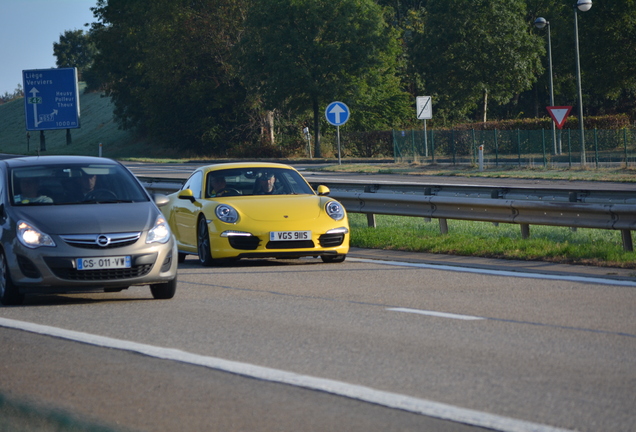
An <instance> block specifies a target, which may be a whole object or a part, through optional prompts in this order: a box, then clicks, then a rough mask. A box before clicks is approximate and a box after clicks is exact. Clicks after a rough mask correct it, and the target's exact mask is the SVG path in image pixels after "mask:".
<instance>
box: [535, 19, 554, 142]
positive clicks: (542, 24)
mask: <svg viewBox="0 0 636 432" xmlns="http://www.w3.org/2000/svg"><path fill="white" fill-rule="evenodd" d="M534 26H535V27H536V28H538V29H542V28H544V27H546V26H547V27H548V68H549V70H550V106H554V84H553V82H552V38H551V37H550V21H547V20H546V19H545V18H541V17H539V18H537V19H536V20H535V21H534ZM552 145H553V147H554V154H559V153H561V152H560V151H557V141H556V126H555V124H554V122H552Z"/></svg>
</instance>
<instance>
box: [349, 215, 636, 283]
mask: <svg viewBox="0 0 636 432" xmlns="http://www.w3.org/2000/svg"><path fill="white" fill-rule="evenodd" d="M349 223H350V226H351V246H354V247H360V248H370V249H391V250H401V251H411V252H429V253H440V254H452V255H463V256H480V257H487V258H501V259H519V260H534V261H546V262H554V263H564V264H584V265H595V266H604V267H618V268H627V269H636V252H626V251H624V250H623V243H622V238H621V234H620V231H615V230H600V229H584V228H579V229H577V230H575V231H574V230H572V229H570V228H566V227H550V226H539V225H532V226H531V227H530V238H528V239H522V238H521V230H520V228H519V225H514V224H498V225H495V224H492V223H489V222H472V221H460V220H448V234H445V235H443V234H441V233H440V229H439V225H438V223H437V221H436V220H435V219H433V220H432V221H431V222H427V220H426V219H425V218H414V217H404V216H385V215H377V216H376V225H377V226H376V228H369V227H368V226H367V218H366V215H363V214H357V213H351V214H349ZM634 274H635V275H636V272H635V273H634Z"/></svg>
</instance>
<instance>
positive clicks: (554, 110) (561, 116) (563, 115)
mask: <svg viewBox="0 0 636 432" xmlns="http://www.w3.org/2000/svg"><path fill="white" fill-rule="evenodd" d="M546 108H547V109H548V113H550V117H552V120H554V123H555V124H556V125H557V127H558V128H559V129H561V128H562V127H563V125H564V124H565V120H566V119H567V118H568V116H569V115H570V111H572V107H571V106H549V107H546Z"/></svg>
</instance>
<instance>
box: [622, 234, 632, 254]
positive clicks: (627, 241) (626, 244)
mask: <svg viewBox="0 0 636 432" xmlns="http://www.w3.org/2000/svg"><path fill="white" fill-rule="evenodd" d="M621 237H623V250H624V251H625V252H634V244H633V243H632V232H631V231H630V230H621Z"/></svg>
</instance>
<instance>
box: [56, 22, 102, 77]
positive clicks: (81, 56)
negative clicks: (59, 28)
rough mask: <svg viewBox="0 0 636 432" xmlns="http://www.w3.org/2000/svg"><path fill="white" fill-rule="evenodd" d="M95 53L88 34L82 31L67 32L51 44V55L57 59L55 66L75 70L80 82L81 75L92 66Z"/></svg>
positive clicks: (95, 49)
mask: <svg viewBox="0 0 636 432" xmlns="http://www.w3.org/2000/svg"><path fill="white" fill-rule="evenodd" d="M96 53H97V48H96V47H95V43H94V42H93V41H92V40H91V36H90V33H84V31H83V30H67V31H65V32H64V34H62V35H60V41H59V42H54V43H53V55H55V57H56V58H57V60H56V61H55V64H56V65H57V67H59V68H70V67H74V68H77V74H78V77H79V79H80V81H81V80H82V79H83V73H84V71H86V70H87V69H89V68H90V67H91V65H92V64H93V58H94V57H95V54H96Z"/></svg>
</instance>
